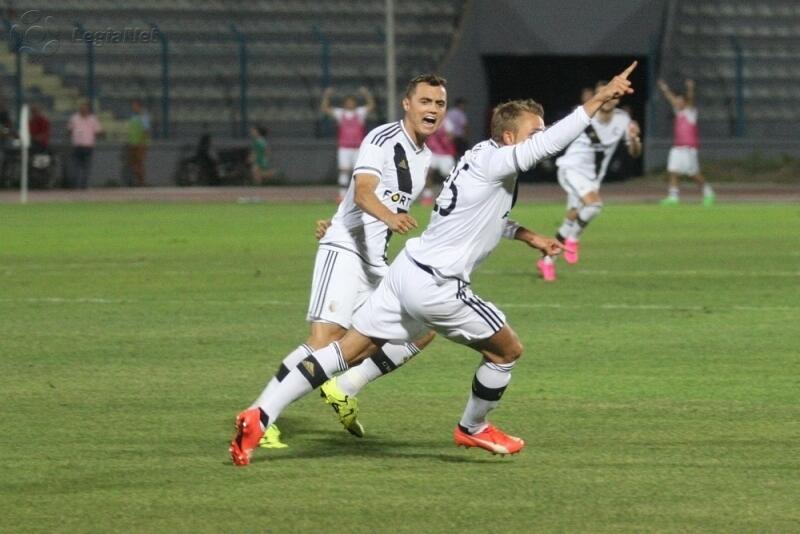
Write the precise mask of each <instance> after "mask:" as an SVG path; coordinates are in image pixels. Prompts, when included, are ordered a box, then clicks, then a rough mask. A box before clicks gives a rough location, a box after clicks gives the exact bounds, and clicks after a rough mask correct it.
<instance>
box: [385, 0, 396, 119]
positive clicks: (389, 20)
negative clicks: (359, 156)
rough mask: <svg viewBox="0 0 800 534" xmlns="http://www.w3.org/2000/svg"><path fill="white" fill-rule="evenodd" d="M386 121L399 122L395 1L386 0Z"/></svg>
mask: <svg viewBox="0 0 800 534" xmlns="http://www.w3.org/2000/svg"><path fill="white" fill-rule="evenodd" d="M385 33H386V119H387V120H388V121H389V122H392V121H394V120H397V57H396V55H395V45H394V33H395V29H394V0H386V32H385Z"/></svg>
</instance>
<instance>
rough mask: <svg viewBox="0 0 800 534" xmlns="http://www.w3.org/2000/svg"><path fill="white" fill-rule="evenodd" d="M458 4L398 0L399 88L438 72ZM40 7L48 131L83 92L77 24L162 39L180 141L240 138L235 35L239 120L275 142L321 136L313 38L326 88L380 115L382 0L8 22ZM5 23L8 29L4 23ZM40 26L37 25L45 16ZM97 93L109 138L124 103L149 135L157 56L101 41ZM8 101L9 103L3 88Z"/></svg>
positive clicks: (5, 63)
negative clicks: (360, 91)
mask: <svg viewBox="0 0 800 534" xmlns="http://www.w3.org/2000/svg"><path fill="white" fill-rule="evenodd" d="M463 3H464V0H426V1H419V0H409V1H403V2H397V3H396V11H397V15H396V26H397V39H396V43H397V57H398V69H397V75H398V81H399V82H401V83H402V82H403V80H404V79H405V78H407V77H409V76H410V75H411V74H412V73H416V72H419V71H421V70H435V69H436V68H437V67H438V66H439V65H440V63H441V61H442V60H443V58H444V57H445V55H446V53H447V52H448V50H449V47H450V46H451V42H452V40H453V34H454V32H455V30H456V28H457V26H458V20H459V16H460V13H461V6H462V4H463ZM29 10H38V11H40V12H41V14H42V15H44V16H46V17H49V18H48V20H47V24H48V27H47V31H48V32H49V36H50V37H52V38H53V39H55V40H56V41H57V50H56V51H55V52H53V53H49V54H41V55H40V56H39V57H37V58H35V61H34V58H28V61H27V63H26V65H25V78H26V80H25V85H26V92H27V96H28V100H34V101H39V102H43V103H44V104H45V107H46V108H48V109H49V110H50V112H51V117H52V119H53V120H54V124H55V131H57V132H58V131H61V130H62V128H60V126H62V125H63V124H64V123H65V122H66V119H67V117H68V115H69V113H70V112H71V111H72V110H74V109H75V106H76V102H77V100H78V99H79V98H80V97H83V96H85V95H86V93H87V75H86V71H87V67H86V65H87V46H86V43H85V42H83V41H80V40H79V39H78V38H76V35H79V34H77V33H76V30H75V28H76V23H80V24H81V25H82V26H83V27H84V28H85V29H86V30H88V31H90V32H104V31H107V30H116V31H122V30H125V29H135V30H138V31H140V32H147V31H149V30H150V29H151V27H152V25H153V24H157V25H158V28H159V30H160V31H161V32H163V34H164V35H166V37H167V39H168V42H169V58H170V64H169V79H170V101H171V106H170V130H171V136H172V137H174V138H175V137H177V138H187V137H194V136H196V135H197V134H198V133H200V132H201V131H203V130H205V129H206V128H208V129H209V130H211V131H212V133H215V134H218V135H223V136H230V135H232V134H233V133H235V132H237V131H238V128H237V124H238V120H239V115H238V114H239V60H238V56H237V53H238V41H237V39H236V36H235V33H234V30H233V29H232V28H234V27H235V28H236V29H237V30H238V31H239V32H241V33H242V34H244V35H245V36H246V39H247V43H248V48H247V50H248V57H249V61H248V66H247V69H248V78H249V83H248V95H249V96H248V102H249V112H248V118H249V121H250V122H251V123H262V124H267V125H268V126H269V128H270V130H271V132H272V134H273V135H275V136H277V137H282V138H287V137H289V138H291V137H308V136H313V135H315V133H318V131H319V128H318V124H317V121H318V120H319V118H320V117H319V113H318V106H319V95H320V92H321V88H322V86H323V84H324V82H325V78H324V74H323V68H322V44H321V43H322V39H325V40H327V41H328V42H329V43H330V56H329V57H330V63H329V66H330V71H329V72H330V75H329V76H330V77H329V80H330V83H331V85H333V86H335V87H336V88H337V91H338V93H339V94H343V93H347V92H349V91H354V90H355V89H356V88H357V87H359V86H362V85H363V86H366V87H368V88H369V89H370V90H371V91H372V92H373V94H375V96H376V99H377V100H378V103H379V108H380V109H382V106H381V104H382V101H383V100H384V98H385V83H384V82H385V57H384V35H383V33H382V32H383V30H382V28H383V22H384V16H385V15H384V2H383V1H382V0H365V1H359V2H353V1H348V0H331V1H325V2H312V1H293V2H284V1H280V0H256V1H253V2H247V3H243V2H235V3H233V2H229V1H224V0H191V1H189V0H176V1H173V2H170V3H165V2H160V1H155V0H142V1H140V2H137V4H136V8H127V7H119V4H118V3H117V2H115V1H113V0H59V1H56V0H47V1H27V2H25V1H22V2H14V3H13V11H14V12H13V13H9V9H6V16H7V18H9V19H11V18H12V17H14V16H17V17H19V16H21V15H22V14H23V13H25V12H26V11H29ZM11 22H13V20H11ZM37 24H41V25H44V24H45V21H44V19H42V20H41V21H40V22H37ZM94 54H95V62H96V63H95V80H96V82H95V84H96V85H95V87H96V102H97V107H98V109H99V110H101V113H103V114H101V120H103V122H104V124H105V125H106V128H107V130H109V132H110V134H111V136H112V138H113V137H115V136H116V137H120V136H121V134H122V132H123V131H124V122H123V120H122V119H124V118H126V117H127V116H128V114H129V105H130V100H131V99H133V98H140V99H142V100H143V101H144V102H145V103H146V105H147V107H148V108H149V110H150V113H151V115H152V117H153V120H154V123H155V126H156V131H159V129H160V128H159V125H160V123H161V121H162V115H161V90H162V82H161V76H162V74H161V47H160V45H159V42H155V43H144V42H138V43H102V44H96V45H95V47H94ZM13 62H14V57H13V53H11V52H10V51H9V50H8V49H7V48H6V47H3V48H2V50H0V71H2V75H3V78H4V81H5V82H6V83H7V85H6V87H13V84H12V83H11V79H10V77H11V76H12V75H13ZM6 97H7V98H9V99H10V98H12V97H13V95H12V94H9V91H8V90H7V91H6Z"/></svg>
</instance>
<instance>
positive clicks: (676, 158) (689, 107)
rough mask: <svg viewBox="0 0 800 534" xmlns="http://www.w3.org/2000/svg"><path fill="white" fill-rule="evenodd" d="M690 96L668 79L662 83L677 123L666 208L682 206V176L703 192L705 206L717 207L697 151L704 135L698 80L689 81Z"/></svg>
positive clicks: (674, 128) (669, 171)
mask: <svg viewBox="0 0 800 534" xmlns="http://www.w3.org/2000/svg"><path fill="white" fill-rule="evenodd" d="M685 87H686V94H683V95H681V94H676V93H673V92H672V90H671V89H670V88H669V85H667V82H665V81H664V80H658V88H659V89H660V90H661V93H662V94H663V95H664V98H666V99H667V102H669V105H670V106H672V111H673V113H674V114H675V119H674V122H673V140H672V148H671V149H670V150H669V157H668V158H667V172H668V173H669V193H668V195H667V198H665V199H664V200H662V201H661V204H662V205H665V206H672V205H675V204H678V203H680V188H679V185H678V184H679V181H680V177H681V176H689V177H690V178H691V179H692V180H694V181H695V182H697V185H699V186H700V188H701V189H702V191H703V205H704V206H713V205H714V200H715V195H714V190H713V189H712V188H711V186H710V185H709V184H708V183H707V182H706V179H705V177H704V176H703V175H702V174H701V173H700V161H699V159H698V158H697V149H698V148H699V147H700V134H699V132H698V129H697V107H696V106H695V87H694V80H686V82H685Z"/></svg>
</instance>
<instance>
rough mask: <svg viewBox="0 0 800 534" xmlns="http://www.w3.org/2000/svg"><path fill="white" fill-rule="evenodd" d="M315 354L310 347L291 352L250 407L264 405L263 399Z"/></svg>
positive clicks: (301, 346) (304, 346)
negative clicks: (298, 365)
mask: <svg viewBox="0 0 800 534" xmlns="http://www.w3.org/2000/svg"><path fill="white" fill-rule="evenodd" d="M312 352H314V351H313V350H311V347H309V346H308V345H300V346H299V347H297V348H296V349H294V350H293V351H292V352H290V353H289V354H288V355H287V356H286V357H285V358H284V359H283V361H282V362H281V365H280V366H279V367H278V371H277V372H276V373H275V376H273V377H272V378H270V379H269V382H268V383H267V387H265V388H264V391H262V392H261V395H259V396H258V398H257V399H256V400H255V401H253V404H251V405H250V407H251V408H255V407H256V406H259V405H261V404H262V403H263V399H265V398H266V397H267V396H268V395H269V394H270V393H272V392H273V391H275V387H276V386H277V385H278V384H279V383H280V382H281V380H283V378H284V377H285V376H286V375H288V374H289V371H291V370H292V369H294V368H295V366H297V364H298V363H300V362H301V361H303V358H306V357H308V356H310V355H311V353H312Z"/></svg>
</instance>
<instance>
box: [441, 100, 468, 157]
mask: <svg viewBox="0 0 800 534" xmlns="http://www.w3.org/2000/svg"><path fill="white" fill-rule="evenodd" d="M466 109H467V101H466V99H465V98H464V97H458V98H456V101H455V105H454V106H453V107H451V108H450V109H449V110H447V117H446V118H447V121H448V122H449V123H450V126H451V128H452V132H453V141H454V142H455V144H456V159H459V158H460V157H461V156H463V155H464V152H466V151H467V149H468V148H469V119H467V112H466Z"/></svg>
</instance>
